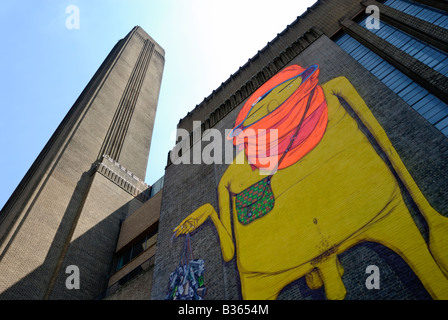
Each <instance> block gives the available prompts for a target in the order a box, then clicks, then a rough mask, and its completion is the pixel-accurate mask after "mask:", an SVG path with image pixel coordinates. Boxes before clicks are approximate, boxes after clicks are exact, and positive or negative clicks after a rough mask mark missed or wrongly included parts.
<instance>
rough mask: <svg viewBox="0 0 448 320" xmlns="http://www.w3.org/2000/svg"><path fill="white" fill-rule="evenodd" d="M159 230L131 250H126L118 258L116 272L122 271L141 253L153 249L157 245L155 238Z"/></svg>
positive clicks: (151, 233)
mask: <svg viewBox="0 0 448 320" xmlns="http://www.w3.org/2000/svg"><path fill="white" fill-rule="evenodd" d="M156 234H157V229H156V230H153V231H151V232H150V233H148V234H147V235H146V236H145V237H144V238H143V239H141V240H140V241H139V242H138V243H136V244H134V245H133V246H132V247H131V248H129V249H128V250H126V251H125V252H124V253H123V254H121V255H120V256H119V257H118V262H117V267H116V271H118V270H120V269H121V268H123V266H125V265H126V264H127V263H128V262H130V261H131V260H133V259H135V258H136V257H137V256H138V255H139V254H140V253H142V252H143V251H145V250H146V249H148V248H149V247H151V246H152V245H153V244H154V243H155V237H156V236H157V235H156Z"/></svg>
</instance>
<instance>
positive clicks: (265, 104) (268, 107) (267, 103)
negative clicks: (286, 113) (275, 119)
mask: <svg viewBox="0 0 448 320" xmlns="http://www.w3.org/2000/svg"><path fill="white" fill-rule="evenodd" d="M301 84H302V77H294V78H292V79H289V80H287V81H285V82H283V83H281V84H279V85H278V86H276V87H274V88H272V89H271V90H270V91H268V92H267V93H266V94H264V95H263V96H261V97H259V98H258V99H257V100H256V101H255V102H254V103H253V104H252V110H251V111H250V112H249V114H248V116H247V118H246V120H245V121H244V122H243V125H244V126H250V125H251V124H253V123H255V122H257V121H258V120H260V119H262V118H263V117H265V116H266V115H267V114H269V113H271V112H272V111H274V110H275V109H277V108H278V107H279V106H281V105H282V104H283V102H285V101H286V100H287V99H288V98H289V97H290V96H291V95H292V94H293V93H294V92H295V91H296V90H297V89H298V88H299V87H300V85H301Z"/></svg>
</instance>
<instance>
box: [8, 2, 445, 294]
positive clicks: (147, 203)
mask: <svg viewBox="0 0 448 320" xmlns="http://www.w3.org/2000/svg"><path fill="white" fill-rule="evenodd" d="M372 6H373V7H372ZM367 8H369V9H368V10H367ZM372 8H373V9H374V10H378V12H379V18H380V27H379V29H377V28H375V27H373V28H372V24H373V23H375V22H376V20H375V19H372V17H375V16H373V14H374V11H371V10H372ZM447 11H448V2H447V1H446V0H442V1H423V0H415V1H410V0H386V1H374V0H364V1H361V0H340V1H336V0H320V1H317V2H316V3H315V4H314V5H313V6H312V7H310V8H308V10H307V11H306V12H305V13H304V14H302V15H301V16H299V17H297V19H296V20H295V21H294V22H292V23H291V24H290V25H288V26H287V28H286V29H285V30H283V31H282V32H280V33H279V34H278V35H277V37H276V38H275V39H273V40H272V41H270V42H269V43H268V44H267V45H266V46H265V47H264V48H262V49H261V50H260V51H258V53H256V55H254V56H253V57H252V58H250V59H249V60H248V62H247V63H246V64H245V65H243V66H241V68H239V70H237V71H236V72H235V73H234V74H233V75H231V76H230V78H229V79H227V80H226V81H224V82H223V83H222V85H221V86H220V87H219V88H216V90H214V91H213V92H212V93H211V94H210V95H209V96H208V97H207V98H205V99H204V101H202V102H201V103H199V104H198V105H197V106H196V107H195V108H194V109H193V110H192V111H191V112H189V113H188V114H187V115H186V116H185V117H184V118H182V119H180V121H179V124H178V133H179V134H178V138H179V144H177V145H176V146H174V148H173V150H172V151H171V153H170V154H168V157H167V165H166V168H165V175H164V177H163V178H162V179H161V180H160V181H159V182H158V183H156V184H155V185H154V186H152V187H150V188H149V187H148V186H146V185H144V184H143V183H142V182H141V180H140V179H139V178H138V177H142V176H144V172H145V168H144V165H145V164H146V160H147V155H148V150H149V145H147V144H146V142H144V141H150V136H151V132H152V123H153V120H154V112H155V105H156V102H157V94H158V90H159V85H160V79H161V73H162V70H163V64H164V59H163V55H164V52H163V49H162V48H160V47H159V46H158V45H157V44H156V43H155V42H154V41H153V40H152V39H151V38H150V37H149V36H148V35H147V34H146V33H144V31H143V30H141V28H136V29H134V30H133V31H131V33H130V34H129V35H128V36H127V37H126V38H125V39H123V40H122V41H121V42H119V44H117V46H116V48H114V50H113V51H112V52H111V54H110V56H109V57H108V59H106V61H105V64H104V66H103V67H101V68H100V70H99V71H98V75H96V76H95V77H94V79H93V80H92V83H91V84H89V86H88V87H87V88H86V91H85V93H83V95H82V96H81V97H80V99H79V101H78V102H77V104H76V105H80V106H82V107H79V108H74V109H73V110H72V111H70V113H69V116H67V118H66V120H64V122H63V124H62V125H61V127H60V128H58V130H57V131H56V133H55V135H54V136H53V137H52V140H50V142H49V144H48V146H47V147H46V148H45V149H44V151H43V152H42V154H41V155H40V156H39V158H38V159H37V160H36V163H35V164H34V165H33V167H32V168H31V169H30V172H29V173H28V174H27V176H26V177H25V178H24V181H23V182H22V183H21V184H20V185H19V187H18V189H17V191H16V192H15V193H14V194H13V195H12V197H11V200H10V201H9V202H8V203H7V204H6V206H5V208H4V209H3V210H2V216H1V219H2V221H1V225H0V228H1V229H0V231H1V236H2V238H1V241H2V243H1V250H2V251H1V256H0V259H1V260H0V271H2V272H1V278H0V284H1V286H2V287H1V289H2V294H1V297H3V298H29V299H42V298H49V299H58V298H59V299H60V298H70V299H94V298H101V299H110V300H113V299H121V300H125V299H152V300H161V299H165V298H167V296H168V295H169V294H172V295H171V297H177V298H179V297H181V296H182V295H185V293H186V292H187V291H188V290H190V289H185V287H182V290H186V291H185V292H181V291H179V290H180V289H179V286H175V288H174V287H173V288H171V289H174V291H173V290H171V291H170V287H169V281H170V275H172V273H173V271H175V270H176V268H177V267H178V266H179V261H180V260H181V254H182V252H183V249H184V248H185V244H186V242H185V241H186V239H187V238H186V237H185V235H178V237H176V236H175V234H174V233H173V230H175V228H177V227H185V228H190V227H191V229H190V230H189V232H188V234H189V237H190V241H191V248H192V253H193V256H194V258H196V259H201V260H203V261H204V266H205V271H204V274H203V277H204V278H203V279H204V285H205V287H206V294H205V299H207V300H240V299H269V298H275V299H279V300H295V299H315V300H320V299H348V300H360V299H379V300H390V299H400V300H402V299H405V300H406V299H410V300H412V299H418V300H425V299H448V256H447V255H446V252H448V247H447V243H448V242H447V241H446V239H447V237H448V222H447V221H448V219H447V218H446V217H447V216H448V190H447V189H446V187H445V185H446V182H447V181H448V139H447V136H448V105H447V104H448V96H447V92H448V78H447V75H448V48H447V45H446V44H447V43H448V33H447V32H446V30H447V29H448V14H447ZM120 61H121V62H122V64H120ZM125 62H126V63H125ZM112 65H113V67H112ZM129 66H132V67H129ZM135 70H140V71H142V70H145V72H143V73H142V72H136V71H135ZM145 74H148V75H147V76H146V78H145V76H144V75H145ZM139 75H140V76H139ZM292 75H293V76H292ZM145 79H146V80H145ZM279 79H283V80H279ZM285 79H287V80H285ZM312 81H314V82H313V84H312V85H311V83H312ZM101 83H103V86H102V89H101V90H100V91H99V92H97V93H95V92H96V91H95V90H96V88H98V87H101V85H100V84H101ZM128 84H129V85H128ZM296 84H297V87H295V86H296ZM129 86H138V90H137V91H139V90H140V91H139V92H140V95H139V98H138V100H137V104H136V107H135V111H134V113H138V115H135V114H134V115H132V114H127V113H126V112H127V111H126V112H125V110H127V109H126V108H120V107H119V106H120V105H123V103H122V101H126V99H129V100H130V101H135V99H131V98H130V97H128V95H129V94H131V92H132V90H129V91H128V87H129ZM307 86H312V87H311V88H312V89H310V90H309V91H307V90H308V89H302V88H307ZM291 87H292V88H294V90H293V89H290V88H291ZM117 88H120V90H121V91H120V90H118V89H117ZM280 88H281V90H280ZM117 90H118V91H120V92H122V93H123V94H116V95H109V94H108V93H110V92H118V91H117ZM289 90H292V91H291V93H290V95H287V96H283V95H285V94H286V93H288V92H290V91H289ZM126 92H128V93H129V94H128V95H127V94H126ZM282 92H286V93H282ZM299 92H300V94H299ZM316 92H318V93H316ZM282 94H283V95H282ZM102 95H103V96H104V98H101V97H102ZM275 95H277V96H275ZM93 97H95V98H94V99H93ZM126 97H127V98H126ZM285 97H286V98H285ZM304 97H307V99H305V98H304ZM318 98H319V99H320V100H319V101H320V102H319V103H317V102H315V101H317V99H318ZM104 99H106V100H107V101H106V100H104ZM108 99H112V100H113V101H109V100H108ZM282 99H283V100H282ZM294 99H296V100H294ZM307 101H308V102H307ZM144 102H148V103H146V104H145V103H144ZM140 103H141V104H140ZM263 103H265V104H263ZM106 104H107V105H114V107H115V108H116V109H114V111H115V110H117V111H116V113H115V114H114V112H108V111H107V110H106V108H105V107H104V106H105V105H106ZM143 105H146V106H148V105H150V109H151V110H143V109H144V108H143ZM286 105H288V106H289V107H290V108H291V111H290V112H293V110H296V109H297V108H298V109H297V110H298V111H297V112H298V115H300V116H297V117H293V116H289V117H288V116H286V117H284V118H282V121H278V122H276V123H275V125H273V126H272V127H270V128H271V129H272V128H274V129H276V128H283V127H281V126H280V125H281V124H283V123H285V121H286V122H287V121H291V123H296V125H295V127H297V129H295V130H297V131H295V130H293V131H291V132H289V133H288V134H286V135H285V137H287V139H286V140H285V141H289V140H288V139H290V141H291V142H290V144H289V145H288V147H287V148H286V150H287V151H286V152H285V155H286V153H287V152H289V151H290V150H293V151H294V155H295V156H296V157H298V158H297V159H296V160H295V161H292V160H291V161H290V162H288V164H287V165H285V164H284V167H279V168H278V169H279V170H278V171H275V173H273V175H272V177H271V180H269V183H268V185H269V186H270V185H271V182H272V187H269V188H268V187H263V192H262V196H265V192H266V190H271V192H272V194H273V195H272V196H271V198H270V200H272V201H275V204H273V206H272V207H270V208H269V209H266V207H264V206H263V205H258V201H255V200H259V199H260V198H255V196H251V197H253V198H250V197H249V198H250V199H255V200H254V202H252V203H250V204H249V206H252V207H249V208H252V209H253V210H261V211H259V212H261V214H259V213H256V214H255V216H254V217H255V218H254V217H252V212H255V211H251V212H248V211H244V210H246V208H248V207H247V206H246V205H247V204H245V203H244V201H242V202H243V204H238V201H239V200H237V197H238V196H239V195H240V194H244V193H245V191H246V190H249V191H252V190H253V188H252V187H253V186H254V185H256V184H257V182H258V181H261V180H262V179H263V178H265V176H264V175H262V174H261V172H262V168H261V167H260V164H259V163H257V162H254V163H251V165H250V166H249V164H248V163H246V164H243V166H245V167H242V168H243V169H239V168H241V167H238V165H237V164H229V163H228V162H226V159H227V158H226V156H227V155H226V154H225V151H226V150H227V151H229V150H230V151H231V155H232V158H233V156H237V155H240V156H241V155H242V157H246V158H245V159H246V161H247V158H248V153H247V152H249V151H248V150H249V148H248V146H247V145H246V144H245V143H246V142H244V141H243V143H242V144H239V145H238V143H235V145H234V143H232V142H234V141H236V140H235V139H236V138H238V134H237V133H236V131H235V129H237V128H244V129H243V130H246V129H247V128H250V127H252V126H253V125H254V124H257V122H258V121H262V120H264V121H266V119H268V120H269V119H270V117H274V116H277V115H280V114H281V112H283V111H285V109H286V111H288V110H289V109H287V107H286ZM117 106H118V107H117ZM139 106H141V109H139ZM255 106H259V107H257V108H258V109H257V108H254V107H255ZM300 106H303V107H304V108H305V109H300ZM289 107H288V108H289ZM310 108H311V109H310ZM313 108H314V109H313ZM120 110H121V111H120ZM247 110H248V111H247ZM258 110H262V112H266V115H264V116H262V117H261V118H259V119H258V120H257V121H252V122H251V120H250V118H251V117H253V116H254V114H255V113H256V112H258ZM309 110H313V111H312V112H311V111H310V112H309ZM139 112H140V113H139ZM308 112H309V113H308ZM78 113H79V114H78ZM84 113H88V115H86V116H85V117H83V115H84ZM98 119H102V120H101V121H100V123H101V125H97V124H96V125H95V126H93V125H92V124H91V123H90V122H92V121H93V122H95V123H96V122H97V121H98ZM241 119H243V120H241ZM299 120H300V121H299ZM294 121H296V122H294ZM66 123H68V124H66ZM89 123H90V124H89ZM118 123H119V124H118ZM259 123H262V122H259ZM272 123H274V122H273V120H272V121H271V124H272ZM114 124H117V125H114ZM276 126H278V127H276ZM123 127H126V128H129V130H130V132H131V134H132V136H133V139H129V140H126V139H124V138H123V137H124V135H122V134H121V133H122V132H123V131H122V129H123ZM302 128H307V129H306V130H305V131H303V130H302ZM321 128H323V129H321ZM341 128H342V129H341ZM232 129H233V131H232ZM264 129H268V128H264ZM320 129H321V131H319V130H320ZM91 130H94V131H95V130H96V131H101V130H102V131H101V132H96V131H95V132H94V131H91ZM182 132H187V136H185V135H182V134H181V133H182ZM229 132H230V133H231V135H232V134H234V133H235V135H234V136H233V138H235V137H236V138H235V139H227V137H229ZM243 132H244V131H243ZM294 132H295V134H294V135H293V133H294ZM319 132H320V134H319ZM217 133H218V134H219V136H221V137H222V140H221V144H220V149H221V151H222V154H221V153H219V154H218V155H216V154H215V153H216V152H217V149H214V154H213V156H214V159H215V160H216V159H217V158H220V159H219V160H221V161H215V162H214V163H212V164H207V163H205V162H203V161H202V162H199V163H196V162H195V161H194V160H195V159H194V155H193V154H192V152H191V151H195V150H196V151H197V150H199V151H200V153H201V154H204V153H207V152H208V154H210V148H209V143H210V142H211V141H212V140H213V141H214V139H216V138H217V137H218V136H217V135H216V134H217ZM231 135H230V136H231ZM211 136H213V137H214V139H210V137H211ZM87 137H96V138H94V139H91V140H89V141H90V142H89V143H88V146H89V150H90V149H91V150H90V151H91V152H90V151H89V152H84V151H83V152H82V154H83V158H82V159H81V158H80V157H79V153H81V152H80V151H79V147H80V146H81V145H83V144H84V143H85V141H86V140H88V139H87ZM98 137H104V139H100V138H98ZM231 137H232V136H231ZM296 138H297V140H299V141H301V142H300V143H298V142H296V143H297V144H294V143H295V142H294V141H295V140H296ZM309 139H311V140H312V141H311V140H309ZM131 140H132V143H131V142H130V143H127V141H131ZM77 141H78V143H77ZM308 141H311V142H309V143H313V145H312V146H311V147H307V149H306V151H303V154H301V150H302V149H304V147H303V146H304V145H305V143H308ZM214 142H216V141H214ZM229 142H230V148H229ZM280 145H281V143H279V146H280ZM207 148H208V149H207ZM291 148H292V149H291ZM360 150H362V151H360ZM193 153H194V152H193ZM70 154H72V155H70ZM297 154H301V155H300V157H299V156H298V155H297ZM130 155H132V157H129V158H127V156H130ZM184 155H187V156H186V158H183V159H184V160H185V159H188V160H189V161H185V162H189V163H181V164H179V163H177V162H176V161H173V160H178V159H179V157H181V156H184ZM269 155H270V156H272V153H269ZM290 155H291V157H293V153H292V152H291V153H288V156H290ZM347 155H348V156H347ZM265 156H268V155H267V154H265ZM279 157H280V154H279ZM326 157H327V158H326ZM281 159H283V158H281ZM285 159H286V157H285ZM196 160H197V159H196ZM64 163H66V165H65V166H64ZM92 164H93V165H92ZM68 167H70V168H76V170H77V171H76V172H71V171H70V170H73V169H70V170H69V171H68V172H65V171H62V172H64V175H60V176H61V177H62V178H58V177H59V176H58V172H59V171H61V170H67V168H68ZM244 168H246V169H244ZM259 173H260V174H259ZM70 175H71V176H72V177H71V179H68V177H69V176H70ZM252 180H253V181H252ZM52 181H54V182H52ZM245 184H247V186H246V187H247V188H243V187H242V186H245ZM52 185H54V186H53V187H51V186H52ZM50 187H51V188H53V189H48V188H50ZM54 188H67V190H68V191H66V192H65V191H64V192H62V194H64V197H66V196H68V199H65V198H63V199H60V201H53V202H52V204H51V206H49V202H48V199H49V198H50V196H49V195H48V194H49V193H50V192H52V190H53V191H54ZM47 189H48V191H47ZM64 190H65V189H64ZM289 190H294V192H295V193H291V191H289ZM141 191H143V192H141ZM226 192H227V193H226ZM46 194H47V196H46ZM111 195H112V196H111ZM259 195H260V193H259ZM260 197H261V196H260ZM46 199H47V200H46ZM51 199H54V197H51ZM98 199H100V200H98ZM239 199H241V198H239ZM285 199H286V200H285ZM246 200H247V197H246ZM268 200H269V199H268ZM248 201H249V200H248ZM250 201H252V200H250ZM254 204H257V205H258V207H257V208H258V209H257V208H256V207H255V206H253V205H254ZM57 206H61V208H58V207H57ZM39 208H40V209H39ZM100 208H101V210H100ZM279 208H280V209H279ZM44 211H45V213H46V214H44ZM48 212H50V214H48ZM201 217H204V219H201ZM41 219H44V223H41V222H39V221H35V220H41ZM41 221H43V220H41ZM185 221H186V222H185ZM183 222H185V223H183ZM36 225H39V226H40V225H44V227H45V228H47V229H45V231H46V232H45V233H44V234H45V235H46V236H45V237H41V242H36V245H35V246H32V247H27V248H25V249H21V248H22V247H23V246H21V243H23V242H24V241H28V242H29V237H30V236H32V235H33V233H32V230H33V229H35V228H36ZM177 230H181V229H177ZM52 239H53V240H52ZM92 243H95V244H96V245H95V246H93V245H92ZM23 250H25V251H26V250H28V251H29V252H25V251H23ZM18 252H20V255H18V254H17V253H18ZM36 253H37V254H36ZM86 253H87V254H86ZM20 259H27V261H29V263H27V265H26V266H25V267H20V268H15V267H14V266H17V265H23V263H21V261H19V260H20ZM73 261H75V262H76V264H77V265H79V266H80V268H84V269H83V270H84V271H82V272H83V273H85V272H87V273H90V274H91V278H90V279H88V280H87V283H88V287H89V289H88V290H79V291H77V290H73V291H67V290H66V289H65V287H64V283H63V281H64V280H65V278H66V277H65V275H64V269H65V267H66V265H67V264H73ZM68 262H70V263H68ZM372 266H374V269H373V270H377V272H379V273H378V275H379V277H378V278H375V279H376V280H375V281H379V282H378V284H379V285H380V289H375V287H374V288H373V289H372V288H370V289H369V285H368V281H370V280H368V279H369V274H370V272H371V271H369V270H372V269H371V267H372ZM93 270H95V271H93ZM371 275H373V273H372V274H371ZM19 279H21V280H19ZM253 279H255V280H256V281H253ZM171 280H173V279H171ZM201 281H202V280H201ZM375 281H374V282H375ZM173 283H174V282H173ZM371 284H372V283H371ZM24 292H26V294H24ZM67 292H68V293H67ZM173 292H174V294H173ZM188 292H191V290H190V291H188Z"/></svg>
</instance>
